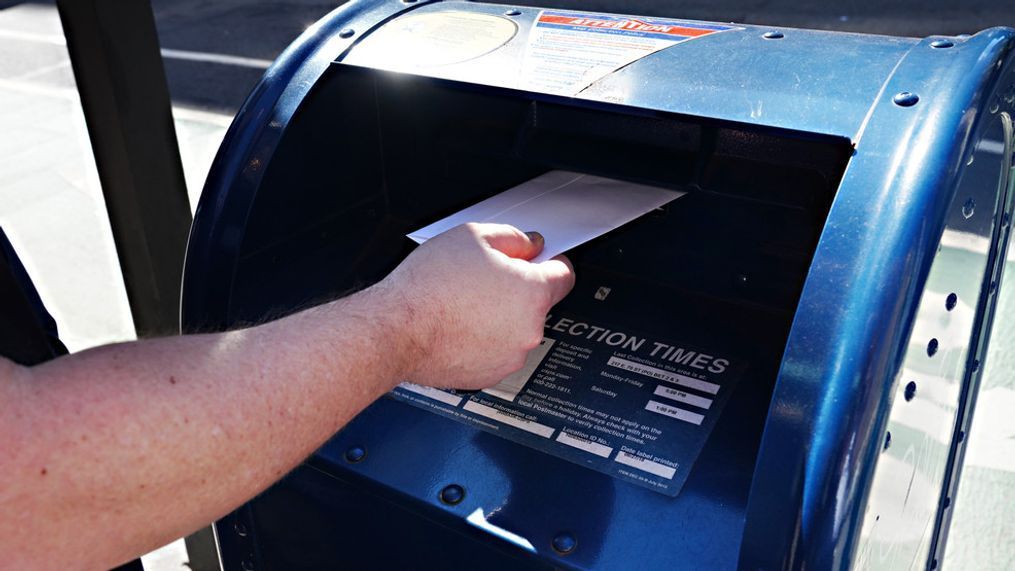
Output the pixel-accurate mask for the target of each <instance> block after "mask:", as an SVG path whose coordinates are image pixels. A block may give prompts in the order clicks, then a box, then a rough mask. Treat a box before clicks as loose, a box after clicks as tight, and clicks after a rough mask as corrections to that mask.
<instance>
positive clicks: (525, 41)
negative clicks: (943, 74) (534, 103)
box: [340, 2, 917, 140]
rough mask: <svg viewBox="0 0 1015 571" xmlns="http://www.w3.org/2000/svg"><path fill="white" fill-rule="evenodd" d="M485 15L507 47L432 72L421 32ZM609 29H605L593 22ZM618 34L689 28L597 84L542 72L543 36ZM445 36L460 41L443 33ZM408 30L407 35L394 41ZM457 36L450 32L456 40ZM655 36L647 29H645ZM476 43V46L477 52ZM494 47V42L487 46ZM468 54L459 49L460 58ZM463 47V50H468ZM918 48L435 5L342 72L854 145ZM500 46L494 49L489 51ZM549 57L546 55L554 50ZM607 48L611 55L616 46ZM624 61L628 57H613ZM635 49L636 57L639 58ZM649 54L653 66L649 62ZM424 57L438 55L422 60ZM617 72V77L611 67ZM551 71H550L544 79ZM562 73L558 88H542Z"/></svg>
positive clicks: (406, 17)
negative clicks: (419, 40) (486, 88)
mask: <svg viewBox="0 0 1015 571" xmlns="http://www.w3.org/2000/svg"><path fill="white" fill-rule="evenodd" d="M463 13H464V14H473V15H474V14H484V15H487V16H489V18H490V19H491V20H489V21H482V20H479V21H476V19H475V18H473V20H472V21H470V22H468V24H469V25H471V28H470V31H471V32H472V33H474V31H473V30H474V28H475V26H477V25H479V26H486V27H487V28H488V32H487V33H488V34H489V35H490V36H496V35H497V33H498V32H497V27H498V24H497V21H498V20H503V21H506V22H507V23H508V24H509V25H510V32H511V33H510V35H508V34H507V33H506V32H505V33H504V36H503V38H504V40H503V45H499V46H497V47H496V48H493V49H487V50H486V51H485V52H484V51H483V50H482V48H483V47H484V46H485V47H489V46H488V45H486V44H482V43H480V44H479V45H477V46H476V50H477V51H476V53H475V54H473V55H474V57H471V58H469V59H465V60H464V61H454V60H451V61H448V62H442V63H441V64H440V65H434V64H433V63H432V62H429V61H426V60H423V59H422V58H419V59H417V58H415V57H412V54H413V53H414V52H419V51H420V50H419V47H418V45H417V44H416V43H415V42H413V41H412V40H411V39H410V38H412V37H413V34H416V35H418V30H417V29H416V28H417V27H418V26H421V25H422V26H425V25H431V26H436V25H437V24H435V23H433V22H432V21H433V20H434V19H436V18H439V17H440V15H441V14H443V15H445V16H446V18H447V19H448V20H450V21H451V22H453V20H451V19H452V18H454V16H455V14H463ZM597 17H598V18H602V19H603V20H602V22H601V23H600V21H599V20H596V18H597ZM569 21H570V22H578V25H586V26H591V25H601V26H602V25H618V26H623V25H625V23H627V22H636V23H639V24H645V25H647V26H652V25H653V24H656V25H657V26H667V25H669V26H673V27H679V26H683V27H684V29H677V30H676V32H675V33H676V34H681V33H682V34H687V35H677V36H675V37H674V41H679V43H675V44H672V45H669V46H668V47H660V46H666V42H661V43H660V44H658V45H657V47H660V48H659V49H658V51H654V52H651V51H650V50H651V49H652V48H648V49H646V50H645V51H643V52H642V55H643V57H640V58H639V59H636V60H634V61H632V62H631V63H630V64H627V65H621V64H620V63H618V61H619V62H623V61H625V60H623V56H622V55H620V54H617V53H616V52H612V53H610V54H607V55H600V54H601V53H602V52H596V53H597V57H602V58H603V60H604V61H602V62H601V65H602V68H600V69H599V70H598V72H596V73H594V74H591V75H589V76H586V77H584V78H581V79H577V78H576V80H575V81H573V82H572V81H569V80H568V78H567V77H566V74H567V73H568V71H569V70H568V68H567V65H566V62H552V63H554V64H556V66H555V67H551V66H547V65H542V66H541V64H545V63H546V60H547V59H548V56H547V55H546V53H545V52H541V51H540V47H544V46H546V45H547V43H548V42H547V40H546V38H545V37H543V36H542V35H540V34H541V33H542V30H543V27H544V26H561V25H566V24H567V22H569ZM440 24H443V27H442V28H441V29H440V31H439V33H441V34H449V33H451V34H453V33H454V29H453V28H452V27H451V26H449V25H448V23H444V22H441V23H440ZM400 25H401V26H403V27H404V28H405V29H406V30H408V31H406V32H405V33H402V34H398V32H397V31H392V32H388V31H387V30H397V29H398V28H399V26H400ZM449 28H450V31H449ZM650 29H651V28H650ZM470 41H471V42H473V43H476V40H474V39H471V38H470ZM490 41H494V40H493V39H491V40H490ZM462 43H463V42H456V43H455V46H454V47H455V48H456V49H457V50H459V51H460V50H461V49H462ZM466 43H467V42H466ZM916 43H917V40H914V39H909V38H895V37H889V36H870V35H861V34H844V33H830V32H818V31H810V30H798V29H779V30H778V32H773V29H772V28H763V27H757V26H747V25H740V24H717V23H704V22H692V21H682V20H673V19H657V18H635V17H631V18H627V17H610V16H606V15H598V14H588V13H580V12H574V11H563V10H540V9H539V8H518V9H514V8H509V7H508V6H501V5H494V4H477V3H473V2H434V3H429V4H426V5H422V6H420V7H419V8H418V9H416V10H413V11H411V12H407V13H404V14H402V15H400V16H399V17H398V18H396V19H395V20H393V21H391V22H389V23H386V24H385V25H384V26H383V27H382V28H381V31H379V32H374V33H372V34H368V35H367V36H366V37H365V38H363V39H362V40H361V41H360V42H358V43H357V44H356V45H355V46H354V47H353V48H352V50H350V52H349V53H348V54H346V55H344V56H343V57H342V58H340V61H342V63H345V64H351V65H360V66H365V67H371V68H375V69H389V70H392V71H398V72H403V73H411V74H417V75H425V76H429V77H439V78H444V79H451V80H455V81H463V82H471V83H478V84H484V85H495V86H499V87H506V88H513V89H523V90H526V91H536V92H543V93H548V94H557V95H570V96H576V97H579V98H581V99H587V100H591V101H601V102H604V103H615V104H621V105H628V106H631V107H633V108H638V109H645V110H655V111H665V112H672V113H681V114H686V115H694V116H699V117H712V118H715V119H722V120H729V121H738V122H744V123H753V124H757V125H765V126H770V127H779V128H784V129H791V130H795V131H805V132H811V133H820V134H825V135H834V136H839V137H845V138H848V139H850V140H855V139H856V137H857V135H858V134H859V132H860V129H861V127H862V125H863V122H864V119H865V117H866V116H867V113H868V111H869V109H870V105H871V102H872V101H874V99H875V98H876V96H877V94H878V92H879V91H880V89H881V87H882V85H883V84H884V82H885V80H886V79H887V78H888V76H889V75H890V74H891V72H892V69H893V68H894V67H895V66H896V64H897V63H898V61H899V59H900V58H901V57H902V56H903V55H904V54H905V53H906V52H907V51H908V50H909V49H910V48H911V47H912V46H913V45H915V44H916ZM490 45H493V44H490ZM556 47H557V46H552V45H551V46H550V47H549V48H548V49H553V48H556ZM611 48H612V46H611ZM612 49H615V50H617V51H620V50H621V49H622V48H612ZM633 49H635V48H633ZM646 54H647V55H646ZM425 55H426V56H431V55H433V54H432V53H426V54H425ZM615 65H616V66H619V67H618V69H616V71H614V69H613V67H614V66H615ZM548 68H549V69H548ZM547 73H555V74H557V76H556V77H552V78H549V77H546V74H547Z"/></svg>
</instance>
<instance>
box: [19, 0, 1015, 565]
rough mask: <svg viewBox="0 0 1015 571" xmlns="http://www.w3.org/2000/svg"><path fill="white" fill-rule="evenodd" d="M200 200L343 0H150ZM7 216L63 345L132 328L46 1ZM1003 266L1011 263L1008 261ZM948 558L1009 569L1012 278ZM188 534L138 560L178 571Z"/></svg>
mask: <svg viewBox="0 0 1015 571" xmlns="http://www.w3.org/2000/svg"><path fill="white" fill-rule="evenodd" d="M521 4H526V5H529V4H531V5H543V6H551V7H559V8H581V9H584V10H602V11H614V12H625V13H635V14H644V15H658V16H674V17H682V18H691V19H703V20H713V21H737V22H745V23H757V24H766V25H779V26H794V27H805V28H820V29H831V30H843V31H856V32H869V33H890V34H899V35H910V36H923V35H930V34H938V33H940V34H958V33H972V32H975V31H977V30H979V29H982V28H986V27H990V26H993V25H1012V26H1015V2H1013V1H1012V0H993V1H991V0H963V2H952V1H949V0H885V1H882V2H863V1H860V0H839V1H836V2H824V3H818V2H814V1H800V0H798V1H788V0H739V1H738V0H714V1H708V0H690V1H686V2H660V1H658V0H626V1H621V0H613V1H609V0H605V1H604V0H588V1H568V0H556V1H548V2H539V1H536V2H531V1H525V2H521ZM153 5H154V8H155V13H156V20H157V24H158V27H159V33H160V37H161V42H162V46H163V48H164V56H165V61H166V72H167V76H168V79H169V83H170V90H171V93H172V96H173V100H174V105H175V109H174V112H175V117H176V126H177V132H178V136H179V139H180V147H181V152H182V154H183V158H184V166H185V169H186V173H187V180H188V185H189V187H190V192H191V196H192V199H193V201H194V203H195V204H196V197H197V196H198V194H199V192H200V188H201V184H202V181H203V179H204V176H205V173H206V172H207V168H208V165H209V163H210V161H211V159H212V157H213V154H214V152H215V149H216V148H217V146H218V144H219V141H220V140H221V137H222V134H223V133H224V130H225V128H226V127H227V126H228V123H229V120H230V118H231V116H232V114H233V113H234V112H235V110H236V109H237V108H238V106H239V105H240V104H241V103H242V101H243V99H244V97H245V96H246V94H247V92H248V91H249V90H250V89H251V87H253V85H254V83H255V82H256V81H257V79H258V78H259V77H260V76H261V74H262V73H263V70H264V68H265V67H267V65H268V64H269V63H270V61H271V60H272V59H273V58H274V57H275V56H276V55H277V54H278V53H279V52H280V51H281V50H282V49H283V48H284V47H285V46H286V45H287V44H288V43H289V42H290V41H291V39H292V38H294V37H295V36H296V35H297V34H299V33H300V32H301V31H302V30H303V29H305V28H306V27H307V26H309V25H310V24H312V23H313V22H314V21H315V20H317V19H318V18H319V17H320V16H321V15H323V14H324V13H326V12H327V11H329V10H331V9H332V8H334V7H335V6H337V5H338V2H328V1H323V0H288V1H285V2H263V1H257V0H219V1H217V2H206V1H204V0H153ZM0 125H3V126H4V133H3V137H0V225H3V226H4V228H6V229H7V231H8V233H9V234H10V235H11V238H12V240H13V241H14V242H15V245H16V246H17V247H18V248H19V249H20V250H22V251H23V252H24V253H25V258H26V263H27V265H28V267H29V270H30V271H31V272H32V273H33V275H35V276H36V279H37V281H38V282H39V285H40V289H41V290H42V294H43V296H44V298H45V299H46V301H47V303H48V304H49V305H50V306H51V308H52V310H53V311H54V313H55V314H56V317H57V319H58V321H59V322H60V325H61V328H62V330H63V333H64V336H65V338H66V340H67V342H68V345H69V346H70V347H71V348H72V349H83V348H86V347H90V346H94V345H96V344H100V343H106V342H110V341H117V340H124V339H130V338H131V337H132V336H133V329H132V327H131V322H130V318H129V313H128V311H127V305H126V297H125V295H124V293H123V286H122V281H121V279H120V278H119V272H118V270H117V264H116V258H115V254H114V251H113V246H112V241H111V239H110V236H109V233H108V230H107V228H108V220H107V218H106V215H105V211H104V209H103V208H102V202H101V194H100V189H99V185H98V180H97V177H96V175H95V170H94V164H93V162H92V159H91V154H90V149H89V146H88V140H87V134H86V132H85V128H84V122H83V118H82V116H81V112H80V105H79V102H78V99H77V94H76V92H75V91H74V80H73V75H72V74H71V72H70V67H69V62H68V60H67V53H66V48H65V46H64V44H63V39H62V31H61V28H60V24H59V20H58V18H57V16H56V13H55V9H54V8H53V4H52V2H51V1H30V2H17V1H4V0H0ZM1012 266H1013V265H1009V273H1011V267H1012ZM1001 299H1002V308H1001V313H1000V317H999V319H998V326H997V331H995V338H996V339H997V340H998V341H997V342H995V343H994V345H993V350H992V353H991V355H990V356H989V357H988V360H987V366H986V374H987V378H986V379H985V385H984V393H983V395H984V396H983V398H982V399H981V409H980V414H979V415H978V416H977V421H976V424H975V425H974V428H973V431H972V440H971V443H970V450H969V454H968V460H969V465H968V467H967V469H966V472H965V476H964V482H965V487H964V489H963V491H962V493H961V494H960V497H959V498H958V499H957V500H956V521H955V525H954V527H953V532H952V539H951V541H950V544H949V545H950V551H949V558H948V560H947V561H946V564H949V565H951V566H955V567H959V568H970V569H973V568H975V569H1006V568H1015V543H1013V540H1012V537H1015V507H1013V506H1015V421H1013V420H1012V419H1013V418H1015V414H1012V413H1013V412H1015V382H1013V380H1012V377H1011V373H1010V371H1013V370H1015V276H1008V278H1006V286H1005V291H1004V292H1003V295H1002V298H1001ZM184 558H185V552H184V551H182V544H181V543H176V544H174V545H172V546H170V547H169V548H168V549H166V550H162V551H160V552H157V553H155V554H152V555H151V556H149V557H148V558H146V563H148V564H149V569H159V570H165V571H168V570H170V569H173V570H176V569H181V568H182V567H181V565H182V563H183V561H184Z"/></svg>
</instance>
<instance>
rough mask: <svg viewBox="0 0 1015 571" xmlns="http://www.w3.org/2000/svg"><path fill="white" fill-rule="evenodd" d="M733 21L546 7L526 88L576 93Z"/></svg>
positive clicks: (525, 67) (528, 62)
mask: <svg viewBox="0 0 1015 571" xmlns="http://www.w3.org/2000/svg"><path fill="white" fill-rule="evenodd" d="M731 29H735V28H734V27H733V26H723V25H719V24H704V23H700V22H684V21H680V20H660V19H656V18H636V17H628V16H613V15H607V14H584V13H576V12H563V11H557V10H552V11H551V10H543V11H542V12H540V13H539V16H537V18H536V21H535V23H534V24H533V26H532V29H531V30H530V31H529V38H528V44H527V45H526V48H525V58H524V60H523V63H522V85H521V87H522V88H523V89H532V90H535V91H543V92H547V93H554V94H559V95H575V94H577V93H578V92H580V91H582V90H583V89H585V88H586V87H588V86H589V85H591V84H593V83H594V82H596V81H598V80H599V79H601V78H603V77H605V76H607V75H609V74H610V73H613V72H614V71H616V70H618V69H620V68H622V67H624V66H626V65H628V64H630V63H633V62H635V61H637V60H639V59H641V58H643V57H645V56H647V55H650V54H653V53H655V52H657V51H659V50H662V49H665V48H668V47H670V46H673V45H675V44H679V43H681V42H685V41H687V40H691V39H694V38H699V37H702V36H707V35H710V34H714V33H716V32H723V31H726V30H731Z"/></svg>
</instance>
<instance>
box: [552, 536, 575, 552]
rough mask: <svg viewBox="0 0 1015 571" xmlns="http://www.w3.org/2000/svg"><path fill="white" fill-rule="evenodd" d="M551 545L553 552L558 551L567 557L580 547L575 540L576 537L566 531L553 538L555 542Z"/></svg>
mask: <svg viewBox="0 0 1015 571" xmlns="http://www.w3.org/2000/svg"><path fill="white" fill-rule="evenodd" d="M550 545H552V546H553V550H554V551H556V552H557V553H560V554H561V555H567V554H568V553H571V552H572V551H574V548H575V547H578V540H577V539H576V538H575V536H574V535H572V534H570V533H568V532H566V531H565V532H562V533H558V534H557V535H556V536H555V537H554V538H553V541H551V542H550Z"/></svg>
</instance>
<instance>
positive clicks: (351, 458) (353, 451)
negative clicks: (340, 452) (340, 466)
mask: <svg viewBox="0 0 1015 571" xmlns="http://www.w3.org/2000/svg"><path fill="white" fill-rule="evenodd" d="M366 456H367V450H366V448H363V447H362V446H353V447H352V448H350V449H348V450H346V451H345V461H346V462H348V463H350V464H355V463H357V462H360V461H361V460H363V459H364V458H366Z"/></svg>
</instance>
